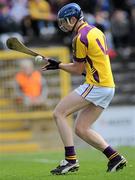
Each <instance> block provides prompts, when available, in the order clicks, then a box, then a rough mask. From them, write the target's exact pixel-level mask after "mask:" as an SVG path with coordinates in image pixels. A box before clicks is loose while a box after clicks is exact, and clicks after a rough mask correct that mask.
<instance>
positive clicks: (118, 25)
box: [111, 10, 130, 48]
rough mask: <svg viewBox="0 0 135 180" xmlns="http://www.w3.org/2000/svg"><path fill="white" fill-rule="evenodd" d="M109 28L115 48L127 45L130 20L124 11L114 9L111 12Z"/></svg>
mask: <svg viewBox="0 0 135 180" xmlns="http://www.w3.org/2000/svg"><path fill="white" fill-rule="evenodd" d="M111 30H112V35H113V40H114V44H115V47H116V48H120V47H127V46H129V33H130V22H129V19H128V16H127V13H126V12H125V11H123V10H116V11H114V12H113V15H112V17H111Z"/></svg>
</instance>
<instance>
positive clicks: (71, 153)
mask: <svg viewBox="0 0 135 180" xmlns="http://www.w3.org/2000/svg"><path fill="white" fill-rule="evenodd" d="M70 156H75V159H74V158H73V159H72V158H71V159H70ZM68 157H69V158H68ZM65 159H66V160H67V161H68V162H69V163H72V164H74V163H76V153H75V148H74V146H66V147H65Z"/></svg>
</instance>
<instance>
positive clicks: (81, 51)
mask: <svg viewBox="0 0 135 180" xmlns="http://www.w3.org/2000/svg"><path fill="white" fill-rule="evenodd" d="M73 58H74V61H77V62H83V61H84V62H85V69H86V83H88V84H92V85H96V86H104V87H114V86H115V84H114V80H113V75H112V70H111V66H110V59H109V56H108V51H107V45H106V39H105V35H104V34H103V33H102V32H101V31H100V30H99V29H98V28H96V27H94V26H91V25H88V24H87V23H84V24H82V25H81V27H80V28H79V30H78V33H77V35H76V36H75V37H74V39H73Z"/></svg>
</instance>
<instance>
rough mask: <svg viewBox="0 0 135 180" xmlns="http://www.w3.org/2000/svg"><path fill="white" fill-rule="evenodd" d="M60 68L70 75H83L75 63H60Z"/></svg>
mask: <svg viewBox="0 0 135 180" xmlns="http://www.w3.org/2000/svg"><path fill="white" fill-rule="evenodd" d="M59 67H60V69H62V70H64V71H66V72H68V73H72V74H79V75H80V74H82V72H81V70H80V69H79V68H78V67H77V66H76V65H75V64H74V63H68V64H64V63H60V64H59Z"/></svg>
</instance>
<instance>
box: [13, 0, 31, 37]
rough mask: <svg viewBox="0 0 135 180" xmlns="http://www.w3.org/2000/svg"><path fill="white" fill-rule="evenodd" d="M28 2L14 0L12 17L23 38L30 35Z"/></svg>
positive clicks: (25, 0)
mask: <svg viewBox="0 0 135 180" xmlns="http://www.w3.org/2000/svg"><path fill="white" fill-rule="evenodd" d="M27 3H28V2H27V0H12V6H11V9H10V16H11V18H12V19H14V21H15V22H16V24H17V25H18V26H19V27H20V30H21V31H22V34H23V36H27V35H30V17H29V11H28V7H27V6H28V4H27Z"/></svg>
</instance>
